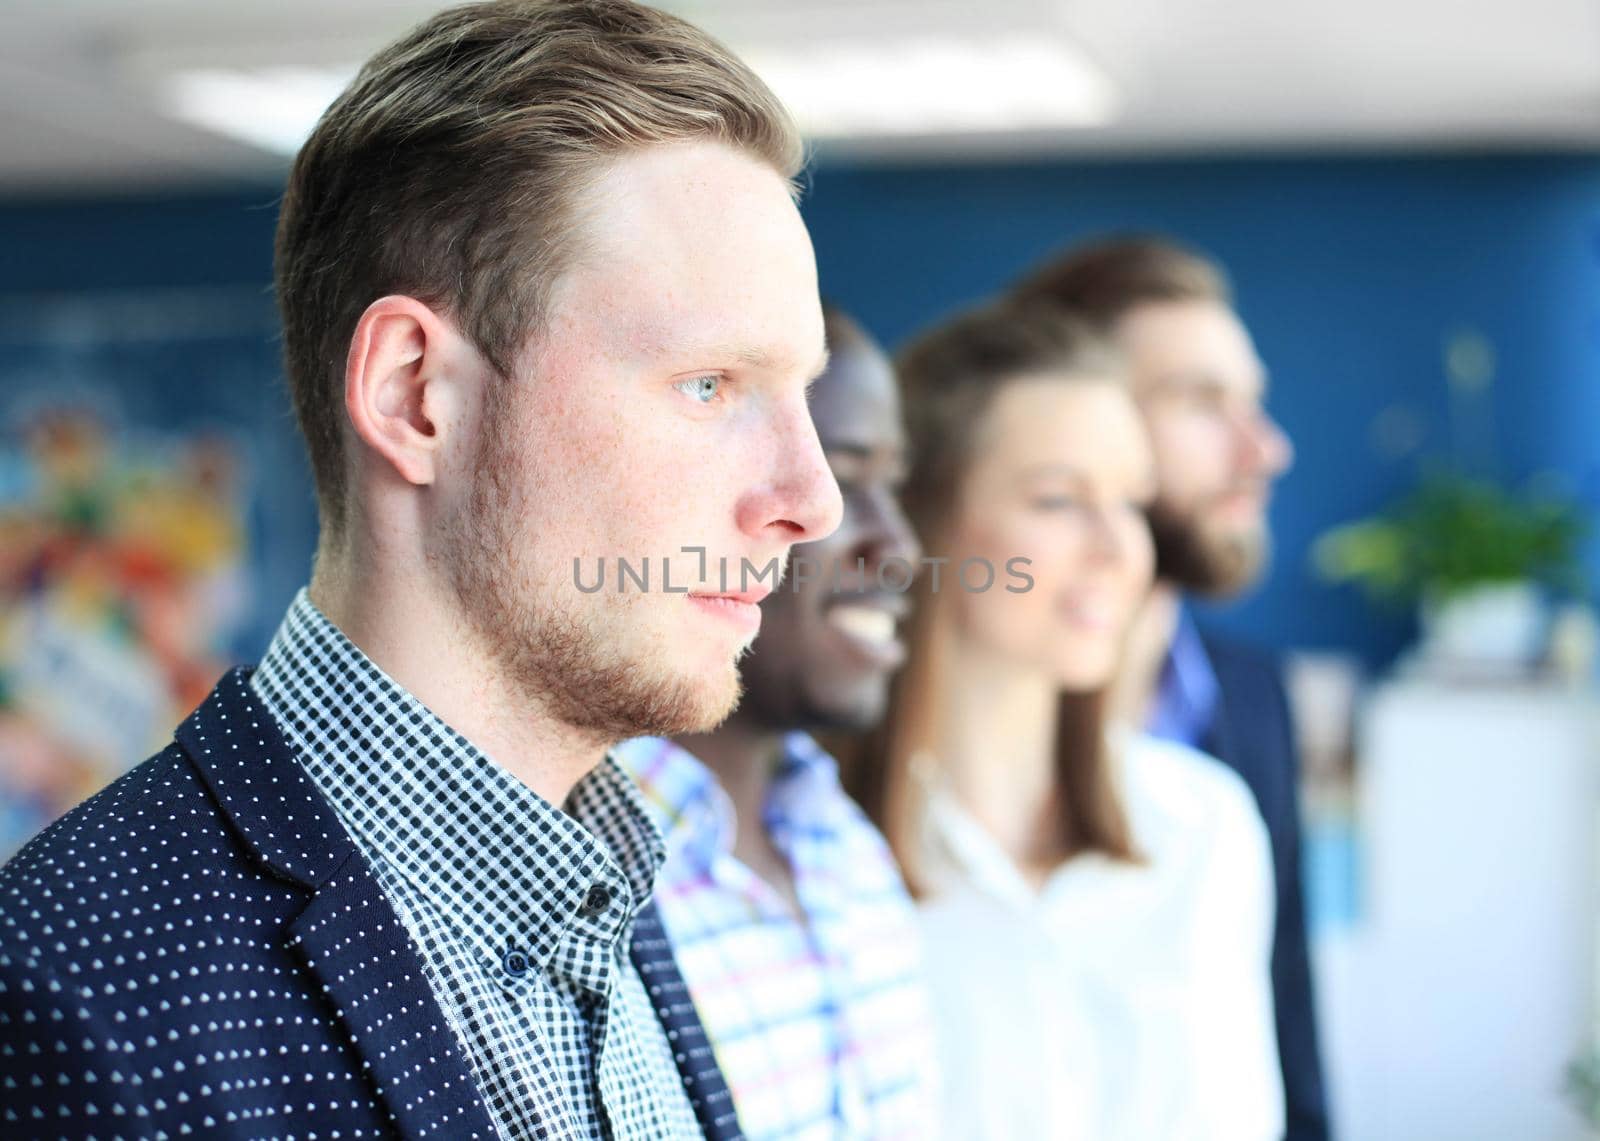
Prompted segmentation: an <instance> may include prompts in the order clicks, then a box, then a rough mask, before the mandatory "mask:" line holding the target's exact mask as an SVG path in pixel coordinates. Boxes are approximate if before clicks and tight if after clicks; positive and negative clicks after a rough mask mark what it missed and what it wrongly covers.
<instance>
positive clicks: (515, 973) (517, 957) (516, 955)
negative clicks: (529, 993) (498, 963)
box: [502, 951, 528, 979]
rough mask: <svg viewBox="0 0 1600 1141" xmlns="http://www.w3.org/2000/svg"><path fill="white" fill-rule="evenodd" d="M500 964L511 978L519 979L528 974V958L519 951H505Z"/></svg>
mask: <svg viewBox="0 0 1600 1141" xmlns="http://www.w3.org/2000/svg"><path fill="white" fill-rule="evenodd" d="M502 963H503V965H504V966H505V968H506V974H508V975H510V976H511V977H512V978H515V979H520V978H521V977H522V976H523V975H525V974H527V973H528V956H527V955H526V954H524V953H523V952H521V951H507V952H506V957H505V958H504V959H503V960H502Z"/></svg>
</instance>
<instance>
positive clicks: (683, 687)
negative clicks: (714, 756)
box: [639, 663, 744, 737]
mask: <svg viewBox="0 0 1600 1141" xmlns="http://www.w3.org/2000/svg"><path fill="white" fill-rule="evenodd" d="M672 688H673V692H672V694H671V695H670V696H666V697H665V699H664V700H661V701H657V702H652V703H651V706H652V710H653V712H655V713H656V714H657V716H656V717H654V718H653V719H652V720H653V721H654V722H655V723H654V724H652V725H650V726H647V727H645V728H644V729H643V731H642V732H641V733H640V734H639V735H640V736H651V737H679V736H687V735H689V734H691V733H709V732H711V731H712V730H713V729H715V728H717V727H718V726H719V725H721V724H722V723H723V722H724V721H726V720H727V719H728V717H729V716H730V715H731V714H732V713H733V711H734V710H735V709H737V708H738V707H739V700H740V698H742V697H743V696H744V689H743V687H742V686H741V685H740V684H739V671H738V670H737V669H735V668H734V666H733V665H732V664H731V663H730V664H729V665H728V666H727V668H726V669H725V670H724V671H723V672H722V673H721V674H719V675H717V676H709V677H706V676H702V677H695V678H680V679H678V680H677V681H676V682H675V683H673V687H672Z"/></svg>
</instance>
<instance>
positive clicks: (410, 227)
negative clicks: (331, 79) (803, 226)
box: [275, 0, 804, 532]
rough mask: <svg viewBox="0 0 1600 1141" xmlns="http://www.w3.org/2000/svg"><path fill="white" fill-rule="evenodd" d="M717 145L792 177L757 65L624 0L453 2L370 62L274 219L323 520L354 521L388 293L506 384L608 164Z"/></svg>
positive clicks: (799, 160) (793, 149)
mask: <svg viewBox="0 0 1600 1141" xmlns="http://www.w3.org/2000/svg"><path fill="white" fill-rule="evenodd" d="M690 140H712V141H718V142H723V143H726V144H728V145H730V146H733V147H736V148H738V149H740V150H743V151H745V152H747V153H750V154H752V155H754V156H755V157H756V158H758V159H760V160H762V161H764V162H766V163H767V164H768V165H770V166H771V167H772V168H773V170H774V171H775V172H777V173H778V174H779V175H780V176H782V177H783V178H784V179H786V180H789V181H791V182H792V181H793V179H794V178H795V176H796V175H797V174H798V172H799V170H800V168H801V166H802V165H803V161H804V156H803V148H802V144H801V141H800V137H799V133H798V132H797V130H796V129H795V127H794V124H793V122H792V120H791V119H790V117H789V115H788V113H787V112H786V111H785V110H784V108H783V105H782V104H781V103H780V102H779V101H778V99H777V98H776V97H775V96H774V95H773V94H772V92H771V91H770V90H769V89H768V88H767V86H766V85H765V84H764V83H763V82H762V81H761V80H760V79H759V78H757V77H756V75H755V73H754V72H752V71H751V70H750V69H749V68H748V67H746V66H745V65H744V64H743V63H742V62H740V61H739V59H738V58H737V57H735V56H734V55H733V54H732V53H731V52H729V51H728V50H727V49H726V48H724V47H723V46H722V45H721V44H719V43H717V42H716V41H715V40H714V39H712V38H711V37H710V36H708V35H706V34H705V33H703V32H701V31H700V30H699V29H698V28H695V27H694V26H693V25H691V24H688V23H686V22H685V21H683V20H680V19H678V18H677V17H674V16H670V15H667V14H666V13H663V12H659V11H656V10H655V9H652V8H647V7H644V6H642V5H639V4H634V3H630V2H628V0H494V2H490V3H478V4H469V5H465V6H463V7H458V8H452V9H449V10H447V11H444V12H441V13H440V14H439V15H437V16H434V17H433V18H432V19H430V20H428V21H427V22H425V23H423V24H422V25H420V26H419V27H417V28H416V29H414V30H413V31H412V32H411V33H410V34H409V35H407V36H405V37H404V38H403V39H401V40H399V41H398V42H396V43H394V44H392V45H390V46H389V47H387V48H385V49H384V50H382V51H380V52H379V53H378V54H377V55H375V56H374V57H373V58H372V59H371V60H369V61H368V62H367V64H366V66H364V67H363V68H362V69H361V71H360V73H359V74H358V75H357V76H356V78H355V80H354V81H353V82H352V83H351V85H350V86H349V88H348V89H346V90H345V92H344V93H343V94H342V95H340V96H339V98H338V99H337V100H336V101H335V102H334V103H333V105H332V106H331V107H329V108H328V110H327V112H326V113H325V114H324V115H323V117H322V119H321V121H320V122H319V123H318V124H317V127H316V130H315V131H314V132H313V133H312V135H311V137H310V139H309V140H307V142H306V144H305V145H304V146H303V147H302V148H301V150H300V153H299V155H298V156H297V157H296V159H295V162H294V167H293V170H292V171H291V173H290V176H289V183H288V188H287V190H286V191H285V194H284V197H283V203H282V209H281V212H280V215H279V219H278V232H277V248H276V258H275V277H276V289H277V299H278V306H279V309H280V312H281V314H282V319H283V339H284V357H285V367H286V370H287V373H288V379H289V387H290V390H291V393H292V395H293V399H294V407H295V413H296V416H297V418H298V419H299V422H300V427H301V431H302V432H303V434H304V435H305V438H306V445H307V449H308V451H309V453H310V458H311V467H312V472H313V475H314V476H315V478H316V484H317V498H318V502H319V504H320V506H321V510H322V516H323V523H324V525H325V526H331V527H332V528H333V529H334V530H335V531H336V532H337V531H338V530H340V529H342V526H343V522H344V518H343V505H344V491H345V487H344V484H345V475H344V456H343V444H342V439H343V431H342V426H343V418H344V417H343V393H342V378H343V371H344V365H345V357H346V354H347V352H348V349H349V343H350V337H351V336H352V334H353V333H354V330H355V325H356V322H357V321H358V320H359V319H360V316H361V314H362V312H363V311H364V310H365V309H366V307H367V306H368V305H370V304H371V303H372V302H373V301H374V300H376V299H377V298H379V297H382V296H384V295H386V294H390V293H403V294H407V295H410V296H413V297H416V298H418V299H419V300H422V301H424V302H426V303H427V304H429V305H432V306H436V307H438V308H440V309H441V310H443V311H444V312H447V313H448V314H449V315H450V316H451V317H452V319H453V320H454V321H455V322H456V323H457V324H458V325H459V326H460V328H461V329H462V331H463V333H464V334H465V335H466V336H467V337H469V338H470V339H471V340H472V342H473V344H474V345H475V346H476V347H477V348H478V350H479V351H480V352H481V353H482V354H483V356H484V358H485V359H486V360H487V361H488V362H489V363H490V364H491V365H492V366H493V367H494V368H495V369H496V370H497V371H498V372H499V373H500V375H501V376H502V377H507V376H509V375H510V373H511V370H512V368H513V366H514V363H515V361H516V359H517V358H518V355H519V352H520V350H521V348H522V346H523V345H525V344H526V343H527V341H528V338H529V337H530V336H532V335H533V334H535V333H537V331H538V330H539V328H540V327H541V324H542V323H543V321H544V320H545V319H546V318H547V317H548V312H547V307H548V304H549V300H550V297H551V293H552V289H553V287H554V285H555V283H556V282H557V281H558V280H559V278H560V276H561V274H562V273H563V271H564V270H565V269H566V268H567V267H568V266H569V265H570V264H571V262H572V259H573V255H574V246H575V232H576V231H578V230H579V229H580V227H579V226H578V222H579V217H578V211H577V204H578V201H579V199H580V198H581V197H582V194H583V192H584V190H585V189H586V188H587V187H589V186H590V185H592V183H593V181H594V180H595V179H596V178H597V177H598V176H599V175H600V174H601V173H602V172H603V170H604V168H605V165H606V164H607V162H608V161H609V160H611V159H613V158H614V157H616V156H617V155H619V154H622V153H624V152H626V151H629V150H631V149H635V148H638V147H643V146H648V145H651V144H656V143H670V142H680V141H690Z"/></svg>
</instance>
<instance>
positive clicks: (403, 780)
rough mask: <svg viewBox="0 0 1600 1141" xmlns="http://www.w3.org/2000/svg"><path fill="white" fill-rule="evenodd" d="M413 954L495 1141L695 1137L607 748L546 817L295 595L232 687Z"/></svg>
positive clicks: (644, 884) (642, 850)
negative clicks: (243, 683) (655, 987)
mask: <svg viewBox="0 0 1600 1141" xmlns="http://www.w3.org/2000/svg"><path fill="white" fill-rule="evenodd" d="M251 684H252V686H253V687H254V689H255V691H256V693H257V695H258V696H259V697H260V698H261V699H262V701H263V702H265V704H266V705H267V707H268V709H269V710H270V712H271V713H272V715H273V716H274V718H275V719H276V720H277V721H278V722H279V724H280V725H281V726H282V728H283V731H284V735H285V736H286V738H287V739H288V740H289V741H290V743H291V744H292V745H293V746H294V748H295V751H296V754H297V757H298V759H299V760H300V762H301V764H303V765H304V766H305V769H306V771H307V772H308V773H309V774H310V776H311V778H312V780H313V782H314V783H315V784H316V786H317V788H318V790H319V791H320V792H321V793H322V794H323V795H324V796H325V797H327V799H328V801H329V802H330V804H331V805H332V806H333V809H334V811H335V812H336V813H337V815H338V816H339V818H340V821H341V822H342V823H343V824H344V825H345V827H346V828H347V829H348V830H349V832H350V834H351V837H352V838H353V839H354V841H355V843H356V846H357V848H358V849H359V850H360V852H361V854H362V856H363V857H364V858H365V859H366V861H367V863H368V865H369V866H370V867H371V868H372V871H373V873H374V875H375V876H376V877H377V879H378V882H379V884H380V886H381V887H382V889H383V891H384V894H385V896H386V897H387V898H388V899H389V901H390V902H391V903H392V904H393V905H394V907H395V910H396V912H397V913H398V915H399V916H400V919H401V921H402V922H403V923H404V925H405V927H406V929H407V931H408V932H409V934H410V935H411V937H412V939H413V941H414V942H415V943H416V945H417V947H418V949H419V951H420V952H421V958H422V961H423V963H424V965H425V968H426V970H427V973H428V981H429V984H430V985H431V987H432V989H433V992H434V994H435V996H436V997H437V998H438V1000H439V1004H440V1006H441V1007H442V1008H443V1010H444V1011H445V1014H446V1016H447V1017H448V1019H449V1021H450V1023H451V1026H452V1028H453V1030H454V1031H455V1034H456V1036H457V1038H458V1040H459V1041H460V1043H461V1046H462V1048H463V1051H464V1053H465V1055H466V1057H467V1059H468V1061H469V1063H470V1065H471V1068H472V1070H473V1073H474V1074H475V1076H476V1078H477V1080H478V1084H479V1087H480V1090H481V1092H482V1094H483V1097H484V1101H485V1104H486V1105H487V1106H488V1107H489V1110H490V1116H491V1117H492V1118H493V1119H494V1121H495V1123H496V1126H497V1127H498V1129H499V1130H500V1133H501V1135H502V1137H504V1138H507V1139H521V1138H532V1137H560V1138H568V1137H573V1138H615V1139H619V1141H620V1139H628V1141H632V1139H644V1138H650V1139H651V1141H655V1139H659V1138H678V1137H697V1136H699V1135H700V1128H699V1125H698V1123H697V1122H696V1119H695V1115H694V1111H693V1109H692V1107H691V1106H690V1103H689V1100H688V1098H687V1096H686V1095H685V1094H684V1091H683V1082H682V1079H681V1078H680V1076H679V1072H678V1070H677V1068H676V1066H675V1065H674V1062H673V1056H672V1050H671V1047H670V1045H669V1043H668V1042H667V1038H666V1033H665V1031H664V1030H663V1029H662V1026H661V1023H660V1022H659V1020H658V1019H657V1017H656V1014H655V1012H654V1010H653V1008H652V1006H651V1004H650V1001H649V998H648V996H647V995H646V993H645V989H644V985H643V983H642V982H641V981H640V979H639V975H638V971H637V970H636V969H635V967H634V966H633V963H632V962H631V960H630V958H629V954H628V947H629V939H630V937H631V933H632V932H631V927H632V921H633V916H634V914H635V912H636V911H637V910H638V908H640V907H641V906H643V905H644V903H645V902H646V901H647V900H648V899H649V897H650V893H651V889H652V886H653V883H654V880H655V876H656V873H657V871H658V870H659V869H660V866H661V862H662V860H663V858H664V848H663V844H662V840H661V836H660V833H659V831H658V830H657V829H656V827H655V825H654V824H653V823H652V822H651V820H650V818H649V815H648V812H647V810H646V808H645V806H644V804H643V802H642V800H641V799H640V797H639V794H638V791H637V790H636V789H635V788H634V786H633V784H632V783H631V782H630V781H629V779H628V777H627V776H626V775H625V774H624V773H623V772H622V771H621V769H619V768H618V767H617V765H616V763H615V761H614V759H613V758H612V757H611V756H610V755H609V754H607V756H606V757H605V758H604V760H602V761H601V763H600V764H599V765H598V766H597V767H596V768H595V769H594V770H593V771H592V772H591V773H590V774H589V775H588V776H586V777H585V778H584V779H583V780H581V781H579V782H578V784H577V785H576V786H575V787H574V789H573V791H572V795H571V797H570V799H569V800H568V802H567V805H566V808H567V811H566V812H563V811H561V810H560V809H558V808H556V807H555V806H554V805H552V804H550V803H549V802H547V801H545V800H544V799H542V798H541V797H540V796H538V795H537V794H536V793H534V792H533V791H532V790H531V789H529V788H528V787H527V786H526V785H524V784H522V783H521V782H520V781H519V780H517V779H516V778H515V777H514V776H512V775H511V774H510V773H509V772H507V771H506V770H505V769H504V768H501V767H500V766H499V765H497V764H495V763H494V762H493V761H492V760H490V759H489V758H488V757H486V756H484V755H483V754H482V753H480V752H479V751H478V750H477V749H476V748H474V747H473V745H472V744H471V742H469V741H468V740H466V738H464V737H462V736H461V735H460V734H459V733H457V732H455V731H454V730H453V729H451V728H450V727H449V726H448V725H446V724H445V723H444V722H443V721H441V720H440V719H439V718H438V717H437V716H435V715H434V714H433V713H432V712H430V711H429V710H428V709H427V708H426V707H425V706H424V705H423V704H422V703H421V702H420V701H418V700H417V699H416V698H415V697H414V696H412V695H411V694H409V693H408V692H406V691H405V690H404V689H403V688H402V687H401V686H400V685H399V684H398V683H396V682H395V681H394V680H393V679H391V678H390V677H388V676H387V675H386V674H384V673H383V671H382V670H380V669H379V668H378V667H377V666H376V665H375V664H374V663H373V662H372V661H371V659H369V658H367V657H366V655H365V654H363V653H362V652H361V651H360V650H359V649H358V648H356V646H355V645H354V644H353V643H351V642H350V641H349V640H348V639H347V638H345V637H344V635H343V634H341V633H340V632H339V631H338V629H337V628H335V627H334V625H333V624H332V623H331V622H330V621H329V620H328V619H327V618H326V616H324V615H323V614H322V613H321V611H319V610H318V609H317V608H316V606H315V605H314V604H313V603H312V602H311V600H310V598H309V596H308V595H307V593H306V592H305V591H304V590H302V591H301V592H300V593H299V595H298V596H297V597H296V598H295V600H294V603H293V604H292V605H291V607H290V609H289V613H288V615H287V616H286V617H285V618H284V621H283V624H282V625H281V626H280V627H279V629H278V632H277V635H276V636H275V637H274V639H273V641H272V644H271V646H270V647H269V649H268V651H267V655H266V657H265V658H264V659H263V661H262V663H261V666H260V668H259V669H258V670H257V671H256V672H255V673H254V675H253V676H252V678H251Z"/></svg>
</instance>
